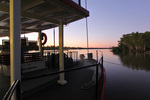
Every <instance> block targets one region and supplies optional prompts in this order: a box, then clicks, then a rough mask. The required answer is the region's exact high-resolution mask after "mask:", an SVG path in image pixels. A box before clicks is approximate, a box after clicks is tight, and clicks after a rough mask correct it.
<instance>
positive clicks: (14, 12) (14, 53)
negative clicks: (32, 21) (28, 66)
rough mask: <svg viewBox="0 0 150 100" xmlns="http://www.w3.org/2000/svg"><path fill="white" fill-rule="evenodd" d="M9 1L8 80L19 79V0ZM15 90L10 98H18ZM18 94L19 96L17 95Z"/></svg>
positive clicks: (15, 99) (14, 99) (13, 99)
mask: <svg viewBox="0 0 150 100" xmlns="http://www.w3.org/2000/svg"><path fill="white" fill-rule="evenodd" d="M9 1H10V7H9V8H10V82H11V84H12V83H13V82H14V81H15V80H17V79H19V80H21V43H20V33H21V0H9ZM19 93H20V91H19V90H15V92H14V94H13V96H12V100H20V99H21V98H20V97H21V94H19ZM19 96H20V97H19Z"/></svg>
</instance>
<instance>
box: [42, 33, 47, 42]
mask: <svg viewBox="0 0 150 100" xmlns="http://www.w3.org/2000/svg"><path fill="white" fill-rule="evenodd" d="M42 36H43V37H44V41H43V42H42V45H45V44H46V42H47V35H46V34H45V33H42Z"/></svg>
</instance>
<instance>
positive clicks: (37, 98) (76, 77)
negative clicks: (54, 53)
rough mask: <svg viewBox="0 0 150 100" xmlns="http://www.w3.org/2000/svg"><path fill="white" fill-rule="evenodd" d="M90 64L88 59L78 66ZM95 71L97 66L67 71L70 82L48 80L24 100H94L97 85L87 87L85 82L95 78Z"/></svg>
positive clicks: (67, 78)
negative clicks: (64, 83)
mask: <svg viewBox="0 0 150 100" xmlns="http://www.w3.org/2000/svg"><path fill="white" fill-rule="evenodd" d="M90 64H92V62H89V61H88V60H86V61H84V62H83V63H82V64H79V66H78V67H81V66H86V65H90ZM94 71H95V67H93V68H86V69H81V70H76V71H72V72H67V73H66V74H65V75H66V80H67V82H68V83H67V84H66V85H63V86H62V85H60V84H57V80H55V81H51V82H48V83H47V84H49V85H47V87H45V88H43V89H40V90H39V91H37V92H35V93H34V94H32V95H30V96H27V97H24V98H23V100H49V99H51V100H60V99H61V100H94V99H95V89H96V87H95V85H91V86H90V87H88V88H85V84H87V83H89V82H90V81H91V80H93V79H92V78H93V74H94ZM57 79H58V78H57Z"/></svg>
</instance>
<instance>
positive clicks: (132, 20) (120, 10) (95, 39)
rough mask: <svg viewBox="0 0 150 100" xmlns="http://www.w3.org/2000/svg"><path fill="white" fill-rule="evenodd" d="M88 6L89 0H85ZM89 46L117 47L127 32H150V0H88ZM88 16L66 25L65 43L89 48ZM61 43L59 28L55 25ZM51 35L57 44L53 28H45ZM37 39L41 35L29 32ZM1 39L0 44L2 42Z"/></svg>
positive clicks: (51, 43) (50, 38)
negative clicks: (87, 42)
mask: <svg viewBox="0 0 150 100" xmlns="http://www.w3.org/2000/svg"><path fill="white" fill-rule="evenodd" d="M81 1H82V2H81V5H82V6H83V7H85V4H84V2H85V0H81ZM87 3H88V10H89V11H90V16H89V17H88V26H89V27H88V28H89V47H112V46H117V44H118V40H119V39H120V37H121V36H122V35H123V34H127V33H131V32H137V31H138V32H145V31H150V6H149V4H150V0H87ZM85 22H86V21H85V19H82V20H79V21H76V22H73V23H70V24H68V25H66V26H64V46H70V47H86V27H85V26H86V23H85ZM55 30H56V31H55V33H56V45H58V28H55ZM43 32H45V33H46V34H47V35H48V42H47V44H46V45H53V29H50V30H45V31H43ZM25 36H27V37H28V38H29V39H30V40H37V38H38V34H37V33H32V34H26V35H25ZM1 41H2V40H1V39H0V44H1Z"/></svg>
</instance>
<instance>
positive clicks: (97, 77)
mask: <svg viewBox="0 0 150 100" xmlns="http://www.w3.org/2000/svg"><path fill="white" fill-rule="evenodd" d="M96 52H97V57H98V53H99V51H96ZM95 66H96V76H95V77H96V80H95V83H96V84H95V85H96V88H95V100H98V98H99V95H98V93H99V89H98V87H99V85H98V84H99V73H98V71H99V66H100V67H101V74H102V75H101V76H103V53H102V52H101V57H100V59H99V60H98V61H97V63H96V64H92V65H89V66H83V67H78V68H71V69H66V70H63V71H56V72H52V73H48V74H44V75H39V76H34V77H30V78H23V79H22V81H27V80H32V79H37V78H42V77H46V76H52V75H56V74H61V73H66V72H71V71H75V70H81V69H85V68H90V67H95ZM18 82H20V81H19V80H17V81H15V82H14V83H13V85H12V86H11V87H10V89H9V90H8V92H7V93H6V95H5V96H4V99H3V100H9V99H7V98H8V97H9V98H10V97H11V96H12V94H13V91H14V89H15V88H16V86H17V84H19V83H18ZM18 90H19V89H18ZM10 91H11V92H10ZM18 92H19V93H21V90H20V91H18ZM19 93H18V94H19ZM20 97H21V94H20V96H18V97H17V98H19V99H17V100H21V98H20ZM5 98H6V99H5Z"/></svg>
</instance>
